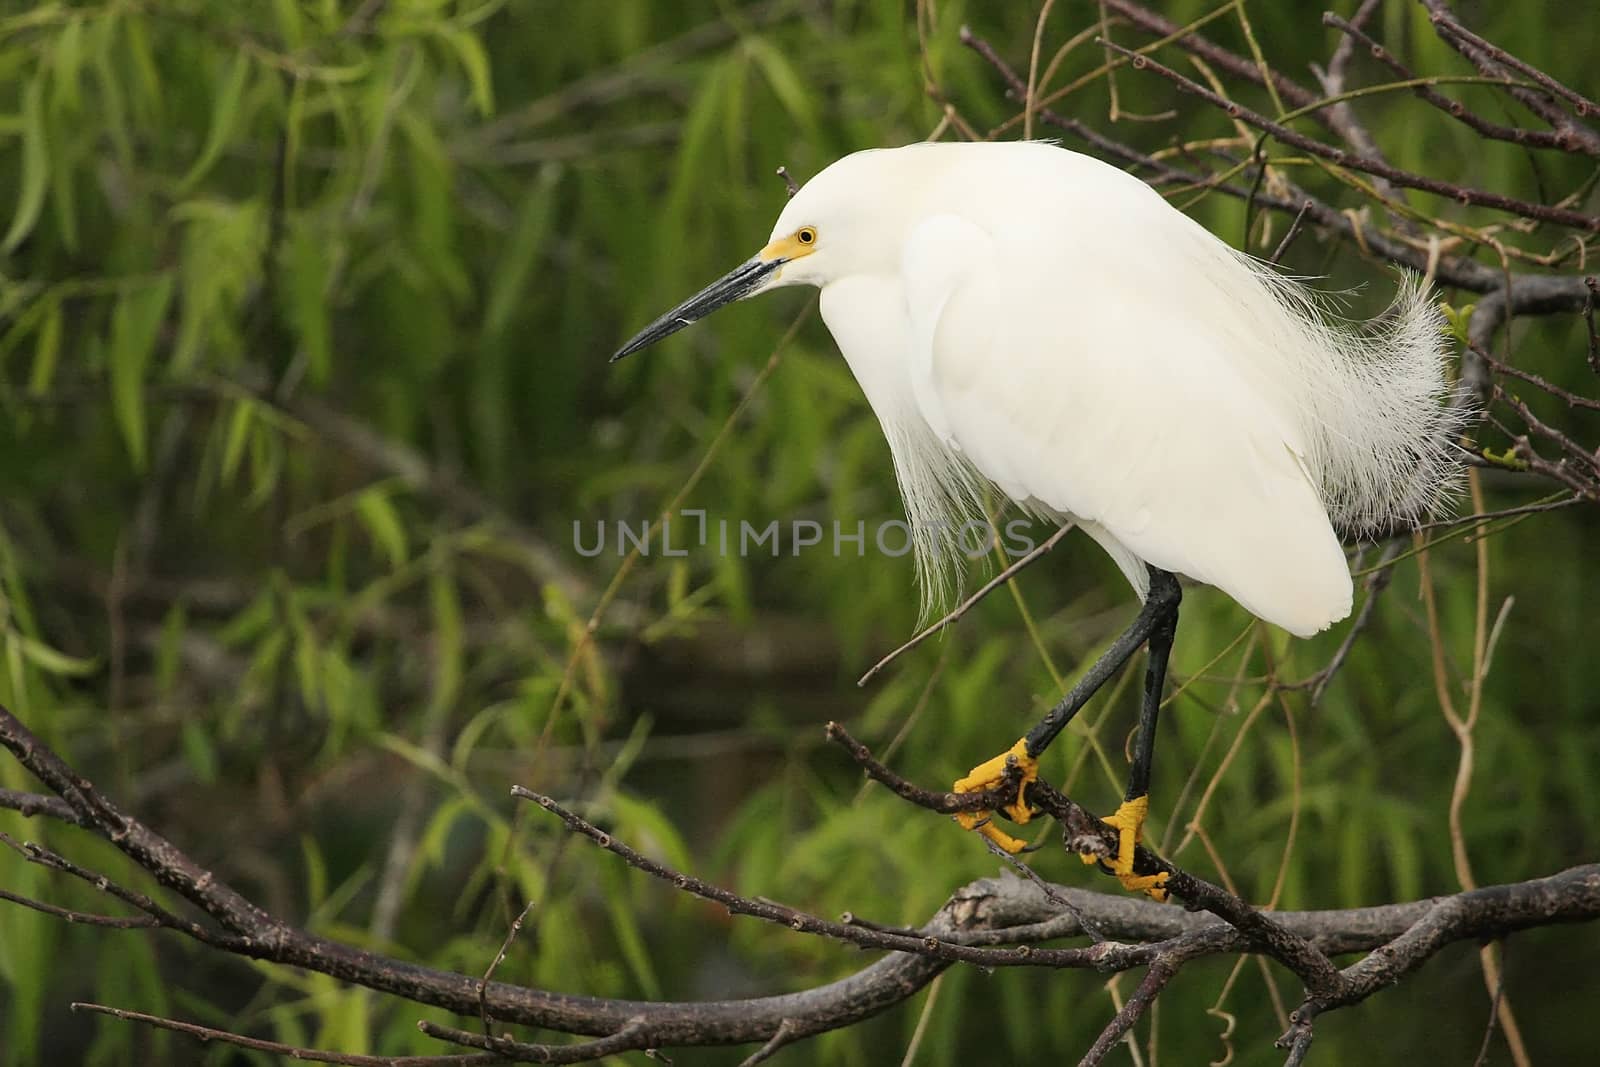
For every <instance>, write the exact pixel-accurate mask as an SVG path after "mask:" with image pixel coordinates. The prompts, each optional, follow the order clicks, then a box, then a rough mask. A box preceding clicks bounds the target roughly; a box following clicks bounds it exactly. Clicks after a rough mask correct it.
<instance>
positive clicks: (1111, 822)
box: [1078, 795, 1168, 902]
mask: <svg viewBox="0 0 1600 1067" xmlns="http://www.w3.org/2000/svg"><path fill="white" fill-rule="evenodd" d="M1149 813H1150V797H1149V796H1148V795H1146V796H1140V797H1134V798H1133V799H1132V800H1125V801H1123V802H1122V804H1121V806H1119V807H1118V808H1117V810H1116V811H1115V812H1114V813H1113V814H1111V815H1108V816H1106V817H1105V819H1104V820H1102V821H1103V822H1105V824H1106V825H1107V826H1111V827H1114V828H1115V829H1116V831H1117V854H1116V855H1115V856H1114V857H1112V859H1111V862H1110V863H1109V864H1108V863H1106V862H1105V857H1103V856H1099V855H1094V854H1091V853H1087V852H1085V853H1080V854H1079V857H1078V858H1079V859H1081V860H1083V862H1084V863H1087V864H1093V865H1095V866H1098V867H1099V868H1100V869H1101V870H1103V871H1105V872H1106V873H1107V874H1109V875H1112V876H1113V877H1115V878H1116V880H1117V881H1119V882H1121V883H1122V888H1124V889H1126V890H1127V891H1128V892H1130V893H1146V894H1148V895H1149V896H1150V897H1152V898H1153V899H1155V900H1157V901H1162V902H1164V901H1165V900H1166V899H1167V889H1166V884H1167V878H1168V875H1167V872H1166V871H1158V872H1156V873H1155V874H1134V873H1133V857H1134V853H1135V852H1136V851H1137V850H1138V847H1139V842H1140V841H1142V840H1143V839H1144V820H1145V816H1147V815H1148V814H1149Z"/></svg>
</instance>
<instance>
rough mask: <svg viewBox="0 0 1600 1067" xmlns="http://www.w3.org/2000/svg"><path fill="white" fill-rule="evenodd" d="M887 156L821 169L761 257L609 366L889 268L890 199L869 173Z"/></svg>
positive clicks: (793, 200)
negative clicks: (731, 314) (731, 308)
mask: <svg viewBox="0 0 1600 1067" xmlns="http://www.w3.org/2000/svg"><path fill="white" fill-rule="evenodd" d="M892 154H893V153H890V152H878V151H869V152H857V153H855V154H854V155H849V156H845V157H844V158H843V159H841V160H839V161H838V162H836V163H834V164H832V165H831V166H829V167H827V168H826V169H824V170H823V171H822V172H820V173H819V174H818V175H817V176H816V177H814V178H812V179H811V180H810V181H809V182H807V183H806V184H805V186H804V187H803V188H801V189H800V190H799V191H798V192H796V193H795V194H794V195H793V196H792V197H790V198H789V203H788V204H787V205H786V206H785V207H784V209H783V212H782V214H780V215H779V216H778V221H777V224H776V225H774V226H773V228H772V236H771V238H770V239H769V240H768V241H767V244H766V246H765V247H764V248H762V249H761V251H759V252H757V253H756V254H755V255H753V256H751V257H750V258H749V259H747V260H745V261H744V262H743V263H741V264H739V265H738V266H737V267H735V268H733V270H731V271H729V272H728V273H727V274H724V275H723V276H722V277H720V278H718V279H717V280H716V281H714V282H712V283H711V284H710V285H708V286H706V287H705V288H704V289H702V290H700V291H699V292H698V293H696V294H694V295H693V296H691V297H690V298H689V299H687V300H685V301H684V302H683V303H681V304H679V305H678V306H677V307H675V308H673V309H672V310H671V311H668V312H666V313H665V314H663V315H661V316H660V317H658V318H657V319H656V320H655V321H654V322H651V323H650V324H649V325H648V326H646V327H645V328H644V329H642V330H640V331H639V332H638V334H636V335H635V336H634V337H633V339H632V340H630V341H629V342H628V343H627V344H625V345H623V346H622V347H621V348H620V349H618V350H617V354H616V355H614V356H612V357H611V361H612V362H613V363H615V362H616V361H617V360H619V359H621V358H622V357H623V356H631V355H632V354H633V353H635V352H638V351H639V350H641V349H644V348H648V347H649V346H651V345H653V344H655V343H656V342H657V341H659V340H661V339H662V338H664V337H668V336H671V335H672V334H675V333H677V332H678V331H679V330H681V329H683V328H684V327H685V326H688V325H691V324H692V323H695V322H698V321H700V320H701V319H703V318H705V317H706V316H707V315H709V314H711V313H712V312H713V311H715V310H717V309H718V308H720V307H724V306H726V305H728V304H731V303H733V302H734V301H735V300H743V299H744V298H745V297H747V296H754V295H756V294H757V293H762V292H765V291H767V290H768V289H776V288H778V287H779V286H784V285H815V286H819V287H820V286H824V285H827V284H828V283H829V282H830V281H833V280H835V279H837V278H842V277H844V276H846V275H848V274H856V273H862V272H865V271H871V270H878V269H882V268H883V267H885V266H886V265H888V264H892V262H893V259H894V257H895V256H896V255H898V252H899V247H900V243H899V242H898V241H897V240H895V239H894V237H893V234H892V233H889V232H888V231H889V230H891V229H893V219H894V216H895V208H894V206H893V197H892V196H886V198H884V199H883V200H879V198H877V197H875V196H872V195H870V192H871V190H873V189H876V188H878V187H879V186H880V185H882V184H883V180H884V178H886V177H887V176H885V175H878V174H875V173H869V172H875V171H879V170H881V169H882V167H883V164H884V163H886V162H889V160H887V159H886V158H885V157H887V156H890V155H892ZM873 201H878V202H877V203H876V204H873ZM864 207H870V210H865V209H864ZM880 261H881V262H880Z"/></svg>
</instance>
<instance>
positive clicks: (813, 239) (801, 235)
mask: <svg viewBox="0 0 1600 1067" xmlns="http://www.w3.org/2000/svg"><path fill="white" fill-rule="evenodd" d="M794 239H795V240H796V241H799V242H800V243H801V244H803V245H811V244H816V243H817V231H816V230H813V229H812V228H811V227H810V226H802V227H801V228H800V231H799V232H798V233H796V234H795V235H794Z"/></svg>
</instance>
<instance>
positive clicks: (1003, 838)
mask: <svg viewBox="0 0 1600 1067" xmlns="http://www.w3.org/2000/svg"><path fill="white" fill-rule="evenodd" d="M1012 759H1015V760H1016V761H1017V766H1018V767H1020V768H1021V769H1022V782H1021V784H1020V785H1018V787H1017V799H1016V800H1014V801H1012V802H1011V803H1010V804H1007V805H1005V806H1004V807H1002V808H1001V809H1000V810H1001V811H1003V812H1005V813H1006V815H1008V816H1009V817H1010V818H1011V821H1012V822H1015V823H1017V824H1018V825H1021V824H1022V823H1025V822H1027V821H1028V820H1029V819H1031V818H1033V809H1032V808H1030V807H1028V802H1027V800H1026V799H1024V798H1025V797H1026V795H1027V792H1028V786H1029V784H1031V783H1032V782H1033V780H1034V779H1035V778H1038V777H1039V761H1038V760H1036V759H1034V758H1033V757H1032V756H1030V755H1028V745H1027V742H1026V739H1024V740H1021V741H1018V742H1017V743H1016V744H1014V745H1012V746H1011V747H1010V748H1009V749H1007V750H1006V751H1005V752H1002V753H1001V754H1000V755H998V756H996V757H995V758H994V759H992V760H989V761H987V762H985V763H980V764H978V765H977V766H976V767H974V768H972V770H970V771H968V772H967V776H966V777H965V778H962V779H960V780H959V781H957V782H956V784H955V791H956V792H957V793H981V792H983V791H984V790H986V789H993V788H994V787H995V786H997V785H999V784H1000V783H1001V782H1003V781H1005V776H1006V763H1007V761H1009V760H1012ZM956 822H958V823H960V824H961V826H962V827H963V828H964V829H967V830H977V831H978V832H979V833H980V834H982V835H983V836H984V837H987V838H988V839H989V840H990V841H993V842H994V843H995V844H997V845H999V846H1000V847H1001V848H1003V849H1005V850H1006V851H1007V852H1012V853H1016V852H1021V851H1022V850H1023V849H1024V848H1026V847H1027V842H1026V841H1021V840H1018V839H1017V838H1015V837H1012V836H1011V835H1010V834H1008V833H1006V832H1005V831H1003V830H1001V829H1000V828H999V827H997V826H995V825H994V822H993V820H991V818H990V813H989V812H987V811H962V812H957V813H956Z"/></svg>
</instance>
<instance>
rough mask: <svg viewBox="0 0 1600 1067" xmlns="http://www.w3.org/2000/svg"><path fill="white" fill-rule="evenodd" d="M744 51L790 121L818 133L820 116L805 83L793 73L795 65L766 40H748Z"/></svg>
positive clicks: (798, 75)
mask: <svg viewBox="0 0 1600 1067" xmlns="http://www.w3.org/2000/svg"><path fill="white" fill-rule="evenodd" d="M745 47H746V48H747V49H749V51H750V57H751V58H752V59H754V60H755V63H756V66H758V67H760V68H761V74H762V76H763V77H765V78H766V79H767V84H768V85H770V86H772V92H773V94H774V95H775V96H777V98H778V100H779V102H781V103H782V104H783V107H784V110H786V111H788V112H789V117H790V118H792V119H794V121H795V123H796V124H798V125H800V126H803V127H805V128H806V129H807V130H813V129H815V128H816V125H817V112H816V109H815V108H814V107H813V106H812V103H811V96H810V95H809V94H808V93H807V92H806V83H805V80H804V79H803V78H801V77H800V74H799V72H798V71H796V70H795V69H794V64H792V63H790V62H789V60H788V58H787V57H786V56H784V54H783V52H782V51H781V50H780V49H778V48H776V47H774V46H773V44H772V42H770V41H768V40H767V39H766V38H764V37H749V38H746V39H745Z"/></svg>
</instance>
